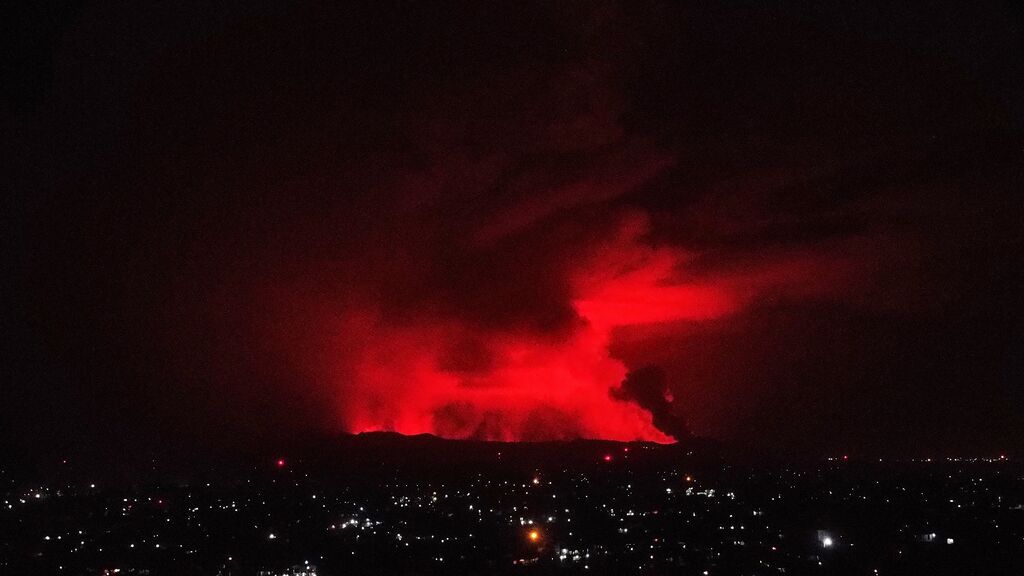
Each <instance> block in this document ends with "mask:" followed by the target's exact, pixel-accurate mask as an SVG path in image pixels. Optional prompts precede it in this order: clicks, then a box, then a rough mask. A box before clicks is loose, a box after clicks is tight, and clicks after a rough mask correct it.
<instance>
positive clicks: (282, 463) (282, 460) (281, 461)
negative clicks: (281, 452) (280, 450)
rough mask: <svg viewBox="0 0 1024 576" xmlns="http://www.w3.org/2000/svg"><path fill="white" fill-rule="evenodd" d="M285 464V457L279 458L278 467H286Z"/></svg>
mask: <svg viewBox="0 0 1024 576" xmlns="http://www.w3.org/2000/svg"><path fill="white" fill-rule="evenodd" d="M284 464H285V462H284V459H283V458H280V459H278V461H277V467H278V468H284Z"/></svg>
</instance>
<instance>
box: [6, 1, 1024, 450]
mask: <svg viewBox="0 0 1024 576" xmlns="http://www.w3.org/2000/svg"><path fill="white" fill-rule="evenodd" d="M25 4H27V5H26V6H23V7H22V8H21V13H19V14H18V15H16V17H15V18H13V19H9V20H8V24H7V26H8V27H9V28H10V29H11V30H10V31H9V32H5V33H4V34H3V36H4V40H3V42H4V46H3V58H4V67H3V81H2V82H0V90H2V94H0V134H2V136H0V138H2V142H3V150H4V152H3V158H4V162H3V164H4V165H6V166H7V168H5V169H4V174H5V177H4V188H5V189H6V190H7V192H6V193H5V194H4V200H3V210H2V214H3V224H2V229H3V256H4V270H5V274H4V276H5V280H4V291H5V298H4V300H5V306H4V313H3V331H2V332H3V339H4V340H3V342H4V355H5V357H6V358H7V359H6V360H4V366H5V370H4V383H3V390H2V398H0V447H3V448H5V450H8V451H9V452H8V453H12V454H21V455H28V457H35V456H39V457H47V458H49V457H58V456H59V455H60V454H63V453H70V452H74V451H77V450H82V449H83V447H92V448H96V447H102V451H106V452H107V453H118V452H120V451H124V452H125V453H132V452H133V451H140V452H145V451H179V452H180V451H184V452H188V451H201V450H234V449H238V450H257V449H259V448H260V447H261V446H265V445H268V444H273V443H275V442H280V441H282V439H300V438H316V437H323V436H329V435H333V434H338V433H342V432H362V431H371V430H390V431H397V432H401V433H407V434H417V433H433V434H437V435H440V436H445V437H450V438H476V439H493V440H547V439H568V438H576V437H586V438H608V439H618V440H633V439H646V440H655V441H661V442H666V441H671V440H672V439H673V438H678V439H680V440H681V441H684V442H685V441H688V439H689V438H690V436H691V435H695V436H699V437H706V438H713V439H716V440H718V441H721V442H723V443H726V444H729V445H735V446H740V447H743V448H745V449H748V450H754V451H761V452H763V453H768V454H800V455H811V456H820V455H826V454H832V453H851V454H866V455H875V454H879V455H882V454H884V455H904V456H930V455H965V454H967V455H975V454H977V455H989V454H998V453H1001V452H1004V451H1005V452H1011V451H1018V452H1019V451H1020V450H1022V449H1024V440H1022V439H1024V408H1022V406H1024V392H1022V387H1021V378H1022V353H1024V347H1022V340H1024V334H1022V312H1024V308H1022V301H1021V294H1022V292H1021V289H1022V286H1024V284H1022V264H1024V262H1022V258H1021V256H1022V248H1024V246H1022V239H1024V226H1022V223H1024V210H1022V208H1024V203H1022V200H1021V198H1020V195H1019V194H1020V190H1021V189H1024V186H1022V183H1024V178H1022V176H1024V174H1022V167H1024V163H1022V159H1024V132H1022V128H1024V54H1022V46H1024V42H1022V41H1024V36H1022V32H1021V30H1022V27H1021V26H1022V23H1021V20H1020V19H1019V17H1017V16H1016V15H1015V14H1014V12H1013V10H1012V5H1013V3H1012V2H1005V3H988V2H980V3H960V2H949V3H939V4H936V5H932V6H929V7H927V8H925V7H923V6H922V7H888V6H885V7H870V6H864V5H862V4H861V3H849V2H842V3H834V4H833V3H829V2H826V3H820V2H814V3H807V4H806V5H798V4H797V3H792V2H750V3H742V2H741V3H729V4H731V7H728V8H726V7H716V6H714V5H711V6H709V5H696V4H694V5H692V6H690V5H681V4H676V3H665V4H660V3H642V2H622V3H612V2H599V3H574V2H565V3H554V2H538V3H525V4H524V3H521V2H514V3H513V2H506V3H485V2H464V3H440V4H433V5H431V6H427V3H411V2H409V3H407V2H374V3H368V4H370V5H372V6H373V7H369V6H364V7H355V6H353V5H349V4H348V3H339V4H333V3H323V4H320V3H311V4H307V5H303V6H284V4H290V3H279V4H281V5H280V6H277V7H267V6H261V5H260V4H261V3H243V2H237V3H236V2H212V3H211V2H199V3H195V4H194V5H188V6H185V5H181V3H177V2H142V3H137V2H136V3H128V4H127V5H125V6H114V5H111V3H106V2H78V3H70V4H68V5H65V4H64V3H45V2H43V3H25ZM268 4H274V3H268Z"/></svg>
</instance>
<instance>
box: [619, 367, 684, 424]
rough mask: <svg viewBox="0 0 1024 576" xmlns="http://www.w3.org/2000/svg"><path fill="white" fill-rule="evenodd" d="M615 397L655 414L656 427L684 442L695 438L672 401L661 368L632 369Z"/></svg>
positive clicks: (653, 416) (678, 408)
mask: <svg viewBox="0 0 1024 576" xmlns="http://www.w3.org/2000/svg"><path fill="white" fill-rule="evenodd" d="M610 394H611V396H612V398H614V399H616V400H621V401H623V402H636V403H637V404H638V405H639V406H640V407H642V408H643V409H644V410H647V411H648V412H650V413H651V418H652V422H653V424H654V426H655V427H656V428H657V429H658V430H661V431H662V432H664V433H665V434H668V435H669V436H671V437H673V438H675V439H676V440H677V441H680V442H684V441H686V440H688V439H690V438H691V437H692V434H691V432H690V427H689V426H688V425H687V423H686V418H684V417H683V415H682V414H681V413H680V407H679V406H677V405H676V404H675V403H674V402H673V399H672V394H671V391H670V390H669V386H668V382H667V380H666V378H665V372H664V370H662V369H661V368H659V367H657V366H643V367H641V368H635V369H633V370H630V371H629V372H628V373H627V374H626V378H625V379H624V380H623V381H622V384H620V385H619V387H618V388H613V389H612V390H611V391H610Z"/></svg>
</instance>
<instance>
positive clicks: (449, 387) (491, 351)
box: [340, 217, 737, 442]
mask: <svg viewBox="0 0 1024 576" xmlns="http://www.w3.org/2000/svg"><path fill="white" fill-rule="evenodd" d="M646 226H647V224H646V219H644V218H642V217H631V218H627V219H625V220H624V222H623V223H622V225H621V226H620V227H619V228H618V231H617V232H616V233H615V234H612V235H611V237H609V238H607V239H605V240H604V241H602V242H599V243H597V245H595V246H590V247H588V248H587V250H586V253H585V254H583V255H582V256H581V257H580V258H578V259H576V260H575V261H574V262H573V263H572V266H571V267H570V269H569V270H568V271H567V274H566V276H567V280H566V283H567V284H568V285H569V286H570V289H571V291H572V299H571V306H572V309H573V311H574V313H575V315H576V317H577V319H576V321H574V323H573V324H572V326H571V328H570V329H568V330H564V331H561V332H556V333H554V334H551V333H536V332H530V331H527V330H518V331H517V330H508V331H502V330H493V329H491V330H486V331H485V330H479V329H476V328H474V327H472V326H468V325H466V324H465V323H460V322H458V321H456V320H452V319H447V318H440V319H439V318H429V319H415V320H414V321H409V322H405V323H395V322H390V321H388V319H386V318H383V317H382V316H381V315H380V314H373V313H366V312H360V313H358V314H350V315H349V316H348V317H347V318H346V322H345V326H344V329H343V332H344V333H345V334H347V335H349V336H350V339H347V340H346V343H345V345H346V346H347V347H348V348H349V350H348V352H349V356H348V357H349V358H350V362H351V363H350V364H349V365H348V366H346V367H345V369H344V372H345V376H347V380H348V382H346V385H345V390H344V398H343V399H342V402H341V408H340V409H341V411H342V412H343V418H344V422H345V423H346V428H347V429H348V430H349V431H353V432H365V431H395V432H399V433H403V434H420V433H432V434H436V435H439V436H443V437H448V438H477V439H489V440H505V441H519V440H527V441H529V440H547V439H566V438H578V437H583V438H605V439H614V440H649V441H656V442H671V441H672V438H671V437H669V436H667V435H666V434H664V433H663V432H661V431H659V430H658V429H657V428H655V427H654V425H653V424H652V419H651V415H650V414H649V413H648V412H647V411H645V410H644V409H642V408H640V407H639V406H638V405H636V404H634V403H632V402H627V401H622V400H617V399H614V398H612V396H611V395H610V393H609V392H610V390H612V389H613V388H616V387H618V386H619V384H620V383H621V382H622V380H623V378H624V377H625V375H626V372H627V367H626V366H625V364H624V363H623V362H621V361H620V360H618V359H616V358H613V357H611V356H610V355H609V351H608V349H609V343H610V341H611V338H612V334H613V331H614V330H615V329H617V328H619V327H623V326H631V325H640V324H651V323H662V322H678V321H701V320H706V319H710V318H716V317H719V316H722V315H724V314H728V313H729V312H731V311H732V310H733V309H735V308H736V306H737V303H736V298H735V297H734V296H733V295H732V294H731V293H730V291H729V290H727V289H725V288H721V287H718V286H714V285H708V284H701V283H698V282H686V281H685V280H683V279H681V277H679V271H680V269H682V268H683V267H684V266H685V262H686V260H687V255H686V254H684V253H682V252H681V251H678V250H676V249H671V248H656V247H652V246H650V245H648V244H645V243H644V242H643V241H642V240H643V238H644V235H645V233H646ZM351 336H356V338H351ZM353 340H355V343H353ZM453 358H454V360H453Z"/></svg>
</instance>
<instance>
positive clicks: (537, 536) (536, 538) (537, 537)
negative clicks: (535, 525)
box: [527, 530, 540, 542]
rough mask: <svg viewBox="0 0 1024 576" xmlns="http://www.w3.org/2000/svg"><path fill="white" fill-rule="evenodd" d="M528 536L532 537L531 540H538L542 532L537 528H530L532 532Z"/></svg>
mask: <svg viewBox="0 0 1024 576" xmlns="http://www.w3.org/2000/svg"><path fill="white" fill-rule="evenodd" d="M527 537H528V538H529V539H530V542H536V541H537V540H540V532H538V531H536V530H530V533H529V534H528V535H527Z"/></svg>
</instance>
